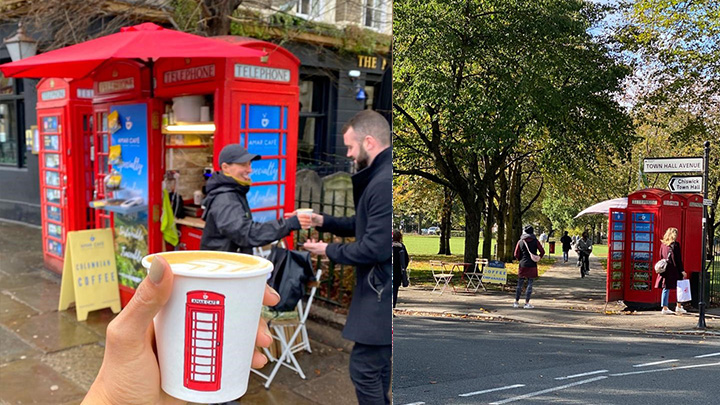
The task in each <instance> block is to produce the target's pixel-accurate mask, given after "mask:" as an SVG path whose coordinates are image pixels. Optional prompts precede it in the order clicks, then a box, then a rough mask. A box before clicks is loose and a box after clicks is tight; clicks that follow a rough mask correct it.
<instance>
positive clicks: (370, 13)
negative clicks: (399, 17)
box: [363, 0, 386, 31]
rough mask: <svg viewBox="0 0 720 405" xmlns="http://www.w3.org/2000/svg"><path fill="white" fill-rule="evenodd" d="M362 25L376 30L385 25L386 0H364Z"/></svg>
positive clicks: (381, 28)
mask: <svg viewBox="0 0 720 405" xmlns="http://www.w3.org/2000/svg"><path fill="white" fill-rule="evenodd" d="M364 2H365V5H364V7H363V25H364V26H365V27H367V28H372V29H374V30H377V31H382V30H383V28H384V27H385V10H384V9H385V2H386V0H364Z"/></svg>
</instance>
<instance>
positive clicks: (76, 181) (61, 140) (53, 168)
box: [37, 78, 94, 274]
mask: <svg viewBox="0 0 720 405" xmlns="http://www.w3.org/2000/svg"><path fill="white" fill-rule="evenodd" d="M37 91H38V102H37V117H38V136H39V138H38V140H39V142H40V145H39V148H38V151H39V159H40V164H39V172H40V194H41V197H40V209H41V212H42V229H43V231H42V235H43V260H44V262H45V266H46V267H47V268H48V269H50V270H52V271H54V272H56V273H58V274H60V273H62V269H63V263H64V255H65V241H66V235H67V233H68V232H69V231H77V230H83V229H90V228H93V227H94V218H93V215H92V212H91V210H90V208H88V202H89V201H90V200H91V199H92V195H93V188H94V187H93V181H92V160H93V156H92V149H93V138H92V127H93V117H92V107H91V102H92V97H93V89H92V81H90V80H87V79H85V80H73V81H66V80H63V79H57V78H46V79H43V80H41V81H40V82H39V83H38V85H37Z"/></svg>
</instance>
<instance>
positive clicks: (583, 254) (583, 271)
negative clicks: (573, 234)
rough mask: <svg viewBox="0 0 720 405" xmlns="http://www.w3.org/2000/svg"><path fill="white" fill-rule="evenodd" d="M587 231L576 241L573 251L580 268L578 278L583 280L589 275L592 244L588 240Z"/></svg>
mask: <svg viewBox="0 0 720 405" xmlns="http://www.w3.org/2000/svg"><path fill="white" fill-rule="evenodd" d="M588 236H589V235H588V231H585V232H583V233H582V238H580V239H578V241H577V243H576V244H575V251H576V252H577V254H578V266H579V267H580V277H582V278H584V277H585V276H587V275H588V274H590V253H591V252H592V242H591V241H590V239H588Z"/></svg>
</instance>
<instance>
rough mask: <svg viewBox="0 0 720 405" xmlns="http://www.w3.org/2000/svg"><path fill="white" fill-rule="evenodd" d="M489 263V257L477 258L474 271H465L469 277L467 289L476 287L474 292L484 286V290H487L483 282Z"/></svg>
mask: <svg viewBox="0 0 720 405" xmlns="http://www.w3.org/2000/svg"><path fill="white" fill-rule="evenodd" d="M487 264H488V259H475V266H474V267H473V270H472V272H466V273H465V275H466V276H467V279H468V284H467V286H466V287H465V289H466V290H468V291H470V289H471V288H473V287H474V288H475V289H474V290H473V292H474V293H476V292H477V290H478V289H479V288H480V287H482V288H483V290H484V291H487V288H485V286H484V285H483V283H482V275H483V272H484V271H485V266H487Z"/></svg>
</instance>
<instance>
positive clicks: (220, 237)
mask: <svg viewBox="0 0 720 405" xmlns="http://www.w3.org/2000/svg"><path fill="white" fill-rule="evenodd" d="M258 159H260V156H259V155H255V154H252V153H249V152H248V151H247V149H245V148H244V147H243V146H242V145H239V144H230V145H227V146H225V147H224V148H223V149H222V151H220V156H219V157H218V164H219V165H220V169H221V170H219V171H217V172H215V173H214V174H213V176H212V177H211V178H210V179H209V180H208V181H207V184H206V186H205V189H206V190H207V197H206V198H205V200H203V206H204V207H205V212H204V213H203V217H202V219H204V220H205V229H204V230H203V235H202V239H201V241H200V248H201V249H203V250H220V251H224V252H240V253H246V254H252V248H254V247H258V246H264V245H267V244H268V243H272V242H274V241H276V240H279V239H281V238H284V237H285V236H287V235H289V234H290V232H292V231H294V230H297V229H300V228H301V226H302V227H305V228H309V227H310V219H309V218H307V217H306V216H302V218H301V217H298V216H297V215H295V213H294V212H293V213H291V214H289V215H291V217H290V218H288V219H282V218H281V219H278V220H275V221H268V222H254V221H253V219H252V213H251V212H250V205H249V204H248V200H247V193H248V191H250V185H251V180H250V173H252V167H251V163H252V162H253V161H255V160H258Z"/></svg>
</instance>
